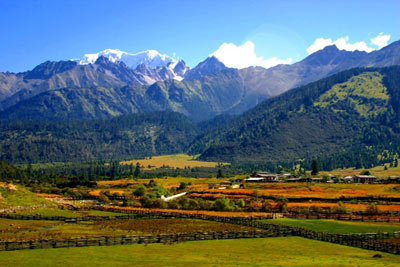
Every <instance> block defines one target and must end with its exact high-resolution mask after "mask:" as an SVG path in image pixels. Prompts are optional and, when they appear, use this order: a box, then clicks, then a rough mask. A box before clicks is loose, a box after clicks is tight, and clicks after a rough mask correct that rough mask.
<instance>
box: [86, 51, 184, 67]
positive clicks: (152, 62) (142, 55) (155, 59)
mask: <svg viewBox="0 0 400 267" xmlns="http://www.w3.org/2000/svg"><path fill="white" fill-rule="evenodd" d="M100 56H104V57H107V58H108V59H109V60H110V61H111V62H116V61H122V62H124V63H125V64H126V65H127V66H128V67H130V68H132V69H136V67H137V66H138V65H140V64H147V65H149V67H150V68H152V69H155V68H157V67H166V66H168V65H169V66H175V65H176V64H177V62H178V61H177V60H176V59H174V58H172V57H170V56H168V55H164V54H161V53H159V52H158V51H156V50H146V51H142V52H139V53H136V54H131V53H128V52H124V51H121V50H119V49H105V50H103V51H100V52H99V53H95V54H85V55H84V56H83V58H82V59H80V60H78V63H79V64H81V65H86V64H93V63H94V62H96V60H97V59H98V58H99V57H100Z"/></svg>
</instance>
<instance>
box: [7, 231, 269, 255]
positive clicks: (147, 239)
mask: <svg viewBox="0 0 400 267" xmlns="http://www.w3.org/2000/svg"><path fill="white" fill-rule="evenodd" d="M275 236H276V234H275V233H273V232H267V231H262V230H255V231H239V232H238V231H235V232H209V233H203V232H199V233H184V234H161V235H129V236H127V235H123V236H98V237H85V238H73V239H51V240H34V241H19V242H18V241H16V242H0V251H10V250H22V249H40V248H65V247H86V246H111V245H131V244H149V243H173V242H184V241H198V240H218V239H239V238H265V237H275Z"/></svg>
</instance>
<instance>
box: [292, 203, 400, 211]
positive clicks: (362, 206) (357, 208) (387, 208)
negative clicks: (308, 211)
mask: <svg viewBox="0 0 400 267" xmlns="http://www.w3.org/2000/svg"><path fill="white" fill-rule="evenodd" d="M287 206H288V208H289V209H290V208H305V207H312V206H314V207H319V208H332V207H338V204H337V203H323V202H290V203H288V204H287ZM377 206H378V209H379V210H380V211H400V205H377ZM343 207H345V208H348V209H350V210H352V211H365V210H366V209H367V207H368V205H367V204H352V203H344V204H343Z"/></svg>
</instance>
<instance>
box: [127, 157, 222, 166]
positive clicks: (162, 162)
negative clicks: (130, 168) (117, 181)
mask: <svg viewBox="0 0 400 267" xmlns="http://www.w3.org/2000/svg"><path fill="white" fill-rule="evenodd" d="M197 157H198V156H197V155H196V156H190V155H187V154H175V155H163V156H154V157H152V158H146V159H140V160H129V161H121V162H120V164H127V165H131V164H133V165H136V163H137V162H139V164H140V165H141V166H144V167H145V168H147V169H152V168H162V167H170V168H180V169H183V168H185V167H190V168H195V167H210V168H214V167H216V166H217V165H218V164H219V163H218V162H208V161H199V160H196V159H197ZM223 164H226V163H223ZM149 166H150V168H149Z"/></svg>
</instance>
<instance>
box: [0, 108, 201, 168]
mask: <svg viewBox="0 0 400 267" xmlns="http://www.w3.org/2000/svg"><path fill="white" fill-rule="evenodd" d="M197 134H198V131H197V126H196V125H195V124H194V123H193V122H192V121H190V120H189V119H188V118H186V117H185V116H183V115H181V114H178V113H171V112H158V113H157V112H156V113H149V114H140V115H137V114H136V115H135V114H132V115H126V116H119V117H116V118H113V119H109V120H85V121H66V122H57V123H55V122H29V121H25V122H22V121H16V122H8V123H0V140H1V142H0V159H1V160H4V161H6V162H12V163H23V162H24V163H27V162H57V161H87V160H101V159H107V160H108V159H123V158H129V159H131V158H140V157H145V156H150V155H160V154H172V153H180V152H183V151H184V149H185V147H187V146H188V144H189V142H190V141H191V140H192V139H193V138H194V137H195V136H196V135H197Z"/></svg>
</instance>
